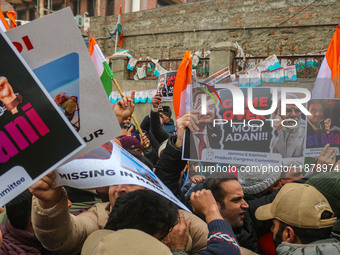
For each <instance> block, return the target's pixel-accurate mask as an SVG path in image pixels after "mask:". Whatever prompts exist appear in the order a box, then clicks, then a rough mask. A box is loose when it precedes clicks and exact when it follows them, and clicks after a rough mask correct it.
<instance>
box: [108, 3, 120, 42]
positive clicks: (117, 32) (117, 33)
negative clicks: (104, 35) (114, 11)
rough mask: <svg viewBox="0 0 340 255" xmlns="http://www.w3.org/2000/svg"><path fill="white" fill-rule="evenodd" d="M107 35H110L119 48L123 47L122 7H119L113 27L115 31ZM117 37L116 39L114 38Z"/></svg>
mask: <svg viewBox="0 0 340 255" xmlns="http://www.w3.org/2000/svg"><path fill="white" fill-rule="evenodd" d="M109 34H110V35H111V37H112V39H113V40H114V41H115V42H116V44H117V45H118V46H119V47H121V48H122V47H123V8H122V6H120V7H119V14H118V20H117V24H116V27H115V30H113V31H110V30H109ZM117 35H118V38H116V37H117Z"/></svg>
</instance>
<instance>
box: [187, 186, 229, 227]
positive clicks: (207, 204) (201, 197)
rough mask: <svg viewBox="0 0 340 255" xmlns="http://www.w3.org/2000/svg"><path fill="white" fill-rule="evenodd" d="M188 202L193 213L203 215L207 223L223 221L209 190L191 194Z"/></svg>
mask: <svg viewBox="0 0 340 255" xmlns="http://www.w3.org/2000/svg"><path fill="white" fill-rule="evenodd" d="M190 201H191V204H192V208H193V210H194V212H196V213H197V214H200V215H204V217H205V220H206V222H207V223H209V222H210V221H212V220H216V219H223V217H222V216H221V213H220V211H219V208H218V205H217V202H216V200H215V198H214V196H213V195H212V193H211V191H210V190H206V189H202V190H199V191H197V192H193V193H191V196H190Z"/></svg>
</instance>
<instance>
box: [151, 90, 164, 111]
mask: <svg viewBox="0 0 340 255" xmlns="http://www.w3.org/2000/svg"><path fill="white" fill-rule="evenodd" d="M161 102H162V95H161V93H157V94H156V95H154V97H153V98H152V107H153V108H158V107H159V104H160V103H161Z"/></svg>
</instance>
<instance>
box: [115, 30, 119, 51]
mask: <svg viewBox="0 0 340 255" xmlns="http://www.w3.org/2000/svg"><path fill="white" fill-rule="evenodd" d="M117 44H118V29H117V32H116V42H115V53H116V52H117Z"/></svg>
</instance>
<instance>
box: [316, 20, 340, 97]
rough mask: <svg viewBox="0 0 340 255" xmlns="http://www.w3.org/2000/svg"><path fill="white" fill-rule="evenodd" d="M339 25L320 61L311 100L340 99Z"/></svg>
mask: <svg viewBox="0 0 340 255" xmlns="http://www.w3.org/2000/svg"><path fill="white" fill-rule="evenodd" d="M339 65H340V25H338V27H337V28H336V30H335V33H334V35H333V38H332V40H331V42H330V44H329V45H328V49H327V52H326V56H325V58H324V60H323V61H322V64H321V67H320V70H319V73H318V76H317V78H316V81H315V83H314V88H313V91H312V98H339V97H340V84H339V81H340V67H339Z"/></svg>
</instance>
